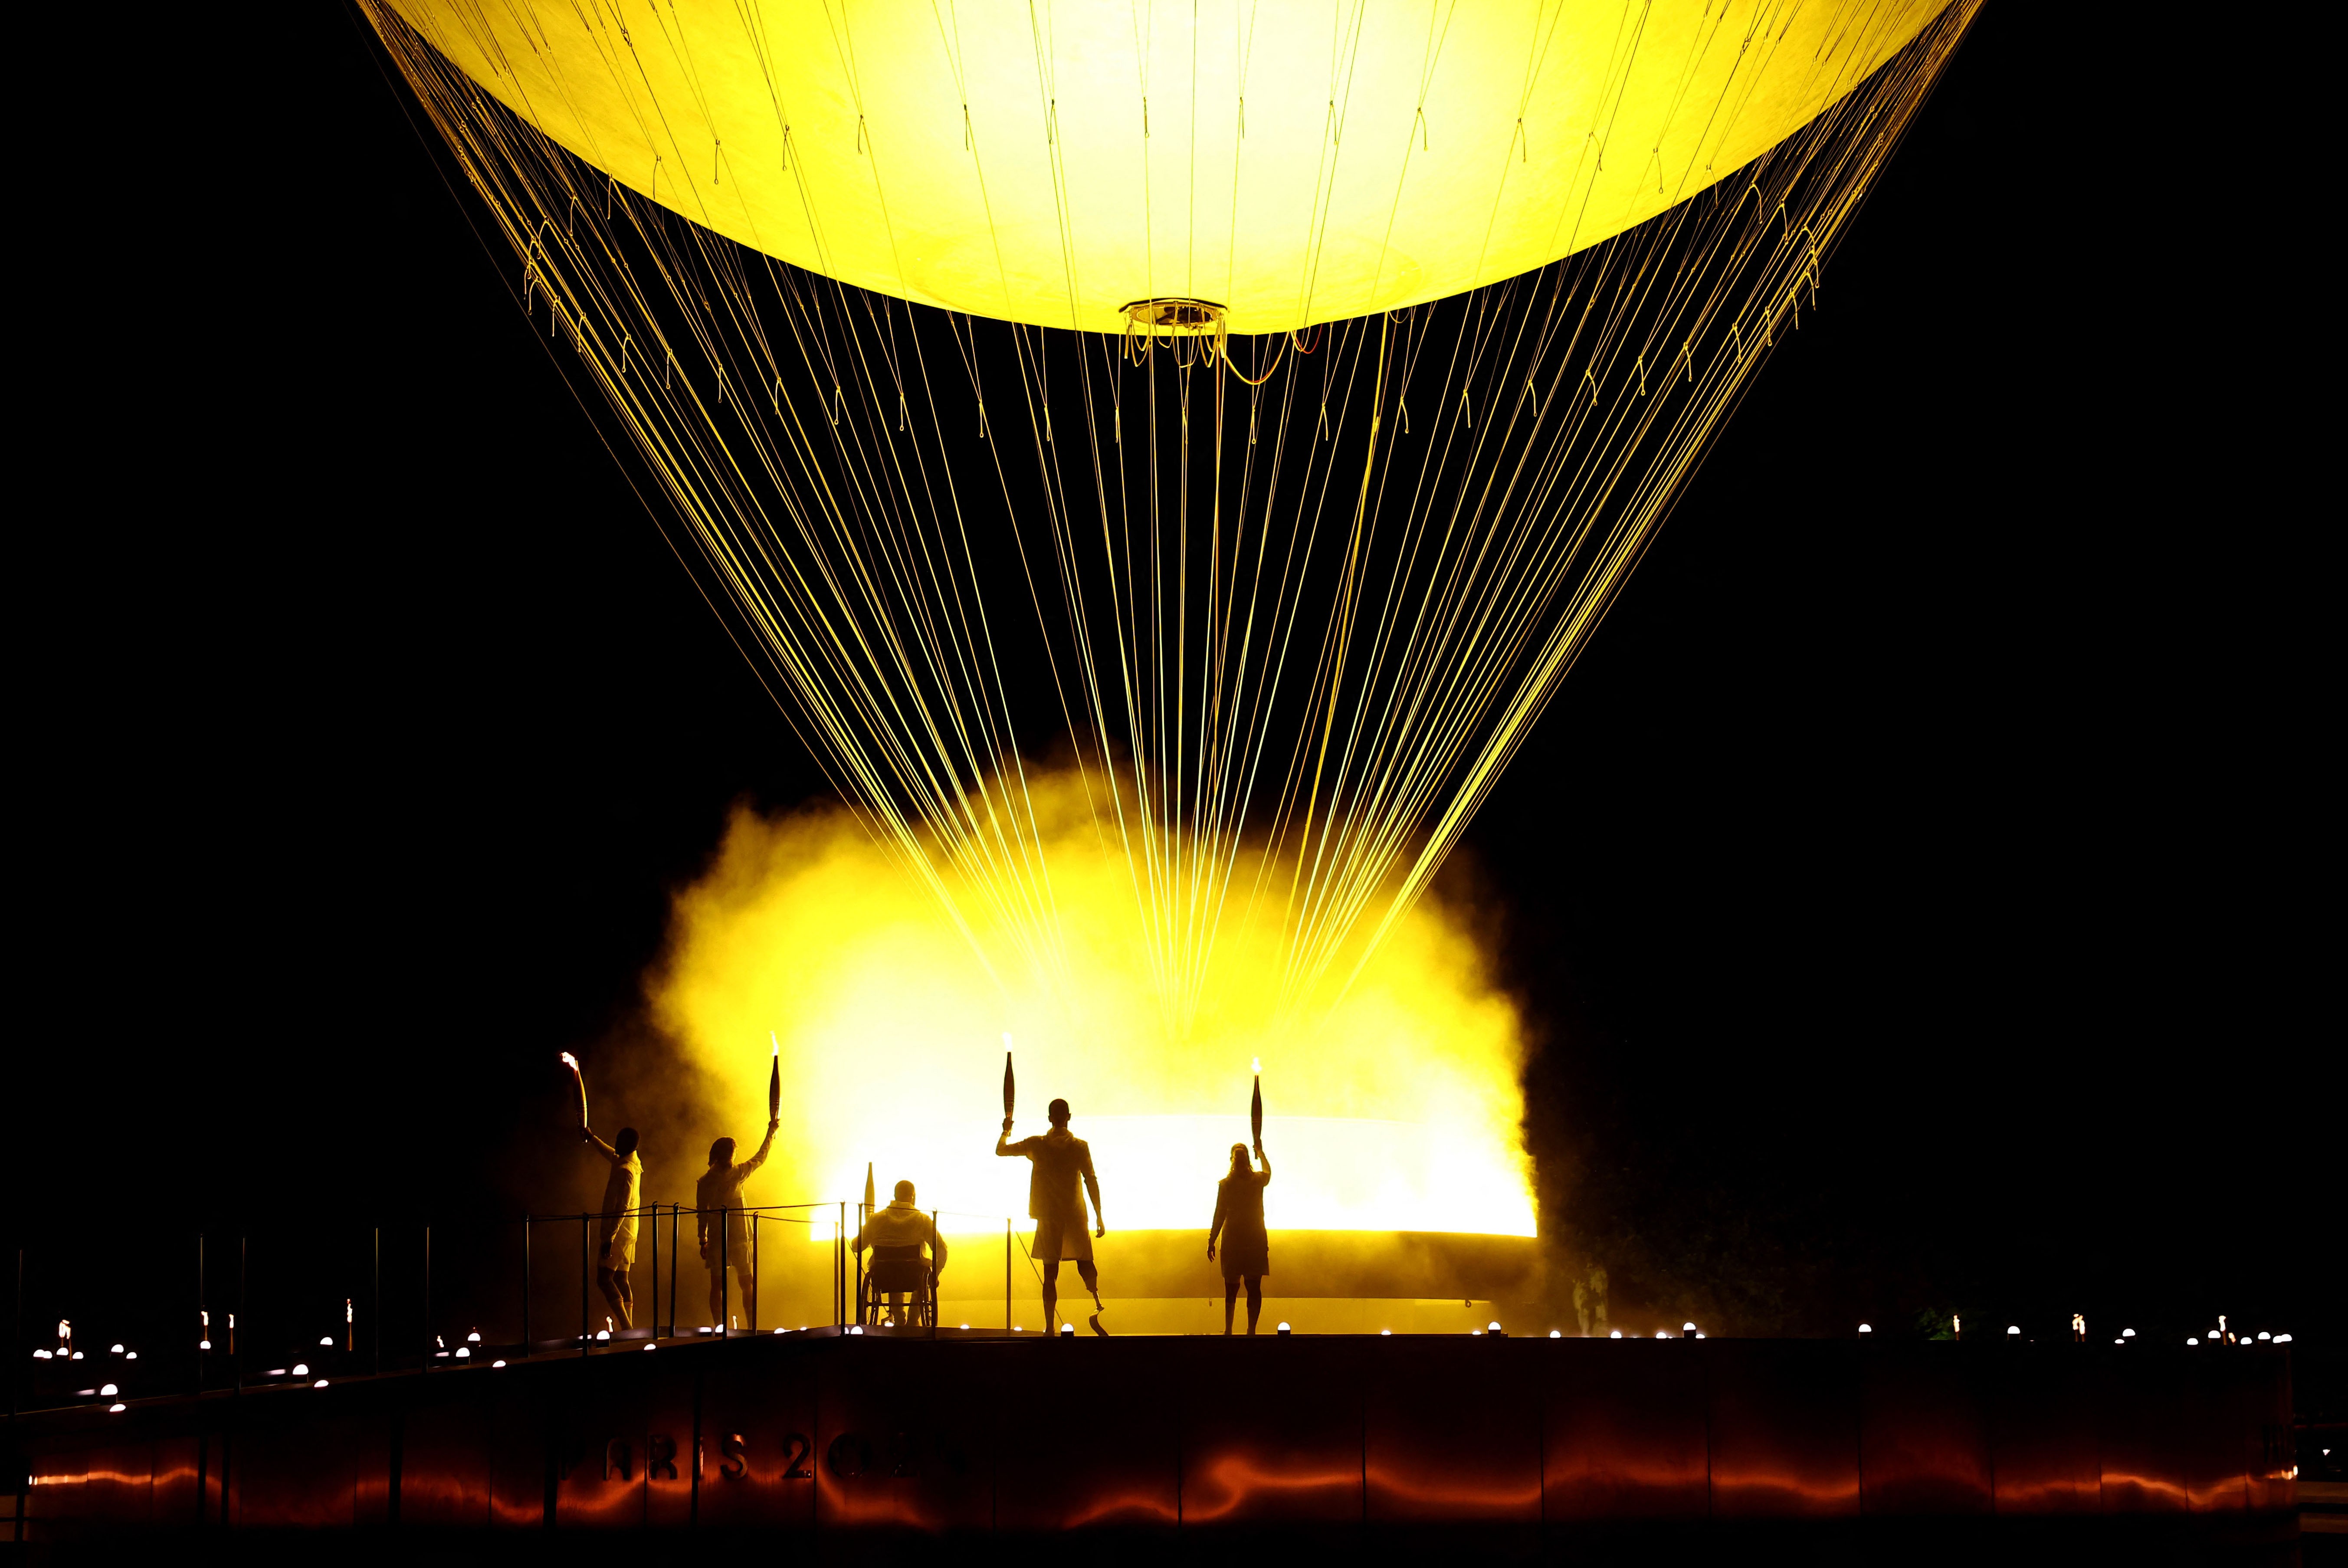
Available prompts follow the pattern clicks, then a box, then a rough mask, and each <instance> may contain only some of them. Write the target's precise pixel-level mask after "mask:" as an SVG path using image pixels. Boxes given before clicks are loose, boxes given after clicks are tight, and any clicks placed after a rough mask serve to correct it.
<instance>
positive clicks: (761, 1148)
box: [693, 1116, 782, 1328]
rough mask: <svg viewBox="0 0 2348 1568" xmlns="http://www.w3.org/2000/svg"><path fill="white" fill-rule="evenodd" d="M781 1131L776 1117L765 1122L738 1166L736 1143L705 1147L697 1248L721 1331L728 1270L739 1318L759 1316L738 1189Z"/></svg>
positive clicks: (697, 1190)
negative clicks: (762, 1135) (762, 1134)
mask: <svg viewBox="0 0 2348 1568" xmlns="http://www.w3.org/2000/svg"><path fill="white" fill-rule="evenodd" d="M781 1125H782V1119H781V1118H780V1117H776V1116H769V1117H768V1118H767V1136H766V1140H765V1141H763V1142H761V1143H760V1144H759V1145H758V1152H757V1153H756V1154H753V1155H752V1156H750V1158H749V1159H747V1160H745V1161H739V1162H738V1163H737V1162H736V1160H735V1158H734V1140H732V1139H730V1138H721V1139H719V1140H717V1141H716V1142H715V1143H713V1144H711V1145H710V1146H709V1169H708V1170H706V1171H703V1172H702V1173H701V1179H700V1180H699V1181H695V1183H694V1186H693V1206H694V1208H695V1210H696V1211H698V1212H696V1213H695V1216H694V1220H695V1229H696V1230H697V1232H698V1233H699V1238H700V1242H701V1261H702V1262H703V1263H705V1264H708V1265H709V1321H710V1322H711V1323H712V1324H714V1325H716V1326H717V1327H719V1328H724V1327H726V1315H725V1313H726V1308H725V1305H724V1299H723V1293H724V1290H725V1283H726V1281H725V1275H724V1274H723V1273H722V1272H721V1271H722V1270H723V1269H724V1268H725V1267H726V1265H727V1264H731V1265H732V1266H733V1270H734V1283H735V1284H736V1287H737V1288H739V1289H740V1291H741V1292H742V1315H743V1317H744V1318H745V1320H747V1319H748V1318H749V1316H750V1315H751V1314H753V1313H755V1312H756V1311H757V1305H758V1280H757V1274H756V1273H755V1272H754V1271H753V1270H752V1269H751V1267H750V1222H749V1220H748V1219H747V1217H746V1216H745V1215H744V1214H743V1212H742V1184H743V1183H744V1182H745V1181H748V1180H749V1179H750V1177H751V1174H752V1173H753V1172H754V1171H757V1169H758V1167H759V1166H761V1165H764V1164H765V1163H766V1162H767V1155H768V1154H769V1153H771V1152H773V1150H774V1147H775V1130H776V1129H777V1128H778V1127H780V1126H781ZM721 1211H722V1212H724V1216H725V1218H724V1224H725V1227H726V1228H725V1231H724V1232H723V1235H724V1237H725V1241H724V1243H723V1245H722V1247H721V1246H719V1245H716V1244H714V1243H716V1242H717V1237H718V1235H719V1234H720V1233H719V1232H718V1230H717V1226H718V1224H719V1213H720V1212H721Z"/></svg>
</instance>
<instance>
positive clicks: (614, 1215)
mask: <svg viewBox="0 0 2348 1568" xmlns="http://www.w3.org/2000/svg"><path fill="white" fill-rule="evenodd" d="M562 1063H563V1065H564V1066H565V1067H567V1068H570V1069H571V1073H572V1077H573V1078H576V1079H578V1082H579V1136H580V1137H581V1138H582V1139H583V1140H585V1141H586V1142H588V1143H589V1144H591V1145H592V1146H593V1148H594V1150H595V1152H596V1153H598V1154H600V1155H602V1157H603V1158H604V1159H605V1160H606V1161H609V1162H610V1164H611V1167H612V1174H611V1176H610V1178H609V1179H608V1180H606V1181H604V1183H603V1203H602V1209H601V1211H600V1212H601V1215H602V1222H601V1223H600V1224H599V1225H598V1226H597V1230H598V1232H599V1233H600V1243H601V1244H600V1245H599V1246H598V1247H597V1249H596V1253H595V1288H596V1289H598V1290H600V1291H602V1293H603V1300H604V1302H605V1303H606V1304H608V1305H610V1307H611V1308H612V1316H613V1319H614V1320H615V1321H617V1323H618V1324H619V1326H621V1327H622V1328H632V1327H633V1326H634V1313H635V1306H636V1293H635V1289H634V1287H633V1285H631V1284H629V1283H628V1271H629V1269H631V1268H633V1266H634V1265H635V1261H636V1204H637V1202H638V1200H639V1197H640V1195H641V1194H642V1193H643V1191H644V1161H641V1160H639V1159H637V1158H636V1130H635V1129H634V1128H633V1127H623V1128H622V1129H620V1134H619V1136H618V1137H617V1138H615V1139H613V1140H612V1141H611V1142H609V1143H606V1142H604V1141H603V1140H602V1139H600V1138H598V1137H596V1136H595V1132H594V1130H593V1129H592V1127H590V1126H589V1125H588V1123H587V1075H586V1074H585V1073H583V1072H582V1071H581V1070H580V1068H579V1058H578V1057H574V1056H572V1054H571V1053H570V1052H569V1051H565V1052H563V1053H562Z"/></svg>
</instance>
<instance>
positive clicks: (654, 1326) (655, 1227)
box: [636, 1203, 660, 1339]
mask: <svg viewBox="0 0 2348 1568" xmlns="http://www.w3.org/2000/svg"><path fill="white" fill-rule="evenodd" d="M644 1208H645V1205H644V1204H641V1203H640V1204H638V1205H637V1206H636V1212H638V1213H639V1214H641V1213H643V1212H644ZM651 1208H652V1216H651V1218H652V1223H651V1224H650V1225H649V1226H647V1227H645V1228H646V1229H648V1230H650V1231H651V1232H652V1233H653V1315H652V1321H651V1322H650V1323H649V1324H647V1325H646V1326H647V1327H648V1328H650V1329H651V1330H652V1333H653V1337H654V1339H658V1338H659V1337H660V1205H659V1204H657V1203H654V1204H653V1205H651Z"/></svg>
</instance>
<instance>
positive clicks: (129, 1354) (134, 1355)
mask: <svg viewBox="0 0 2348 1568" xmlns="http://www.w3.org/2000/svg"><path fill="white" fill-rule="evenodd" d="M2259 1337H2260V1338H2261V1339H2263V1338H2265V1337H2266V1336H2264V1335H2260V1336H2259ZM122 1358H123V1359H124V1360H125V1361H136V1360H138V1359H139V1352H137V1351H136V1350H126V1351H124V1352H123V1353H122Z"/></svg>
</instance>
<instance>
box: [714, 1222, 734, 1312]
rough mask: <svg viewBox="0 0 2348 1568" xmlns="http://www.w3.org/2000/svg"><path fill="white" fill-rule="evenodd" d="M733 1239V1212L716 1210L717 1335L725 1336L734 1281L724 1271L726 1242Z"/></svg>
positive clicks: (731, 1306) (732, 1307)
mask: <svg viewBox="0 0 2348 1568" xmlns="http://www.w3.org/2000/svg"><path fill="white" fill-rule="evenodd" d="M733 1239H734V1212H733V1211H732V1210H731V1209H720V1210H718V1211H717V1337H718V1338H720V1339H723V1338H725V1337H726V1325H727V1323H729V1322H730V1321H732V1319H733V1316H734V1290H733V1286H734V1281H733V1278H732V1276H731V1275H729V1274H727V1273H726V1261H727V1260H726V1243H729V1242H731V1241H732V1240H733Z"/></svg>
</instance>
